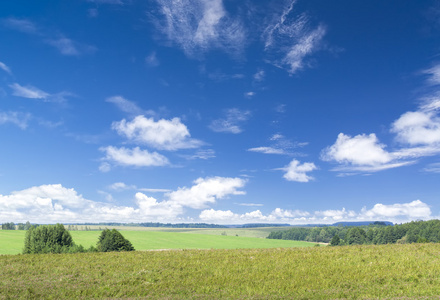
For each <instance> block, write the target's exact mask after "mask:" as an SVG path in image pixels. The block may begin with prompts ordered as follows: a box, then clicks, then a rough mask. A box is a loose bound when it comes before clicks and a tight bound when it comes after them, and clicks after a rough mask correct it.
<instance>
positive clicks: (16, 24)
mask: <svg viewBox="0 0 440 300" xmlns="http://www.w3.org/2000/svg"><path fill="white" fill-rule="evenodd" d="M3 24H4V25H5V26H6V27H9V28H11V29H14V30H18V31H21V32H24V33H28V34H37V33H38V29H37V26H36V25H35V24H34V23H33V22H31V21H29V20H26V19H16V18H8V19H4V20H3Z"/></svg>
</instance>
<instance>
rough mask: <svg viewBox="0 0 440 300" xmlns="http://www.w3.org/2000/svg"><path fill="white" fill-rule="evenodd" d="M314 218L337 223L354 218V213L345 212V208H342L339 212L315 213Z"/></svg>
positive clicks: (325, 211)
mask: <svg viewBox="0 0 440 300" xmlns="http://www.w3.org/2000/svg"><path fill="white" fill-rule="evenodd" d="M315 216H317V217H321V218H322V220H323V221H332V222H333V221H334V222H339V221H343V220H346V219H351V218H354V217H356V213H355V212H354V211H347V210H346V209H345V208H342V209H341V210H337V209H329V210H324V211H316V212H315Z"/></svg>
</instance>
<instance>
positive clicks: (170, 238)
mask: <svg viewBox="0 0 440 300" xmlns="http://www.w3.org/2000/svg"><path fill="white" fill-rule="evenodd" d="M100 233H101V231H71V232H70V234H71V235H72V238H73V241H74V242H75V243H76V244H77V245H83V246H84V247H85V248H89V247H90V246H96V243H97V241H98V236H99V235H100ZM121 233H122V235H123V236H124V237H125V238H126V239H128V240H129V241H130V242H131V243H132V244H133V246H134V247H135V249H136V250H157V249H240V248H284V247H311V246H314V245H315V244H314V243H308V242H299V241H286V240H269V239H262V238H250V237H241V236H238V237H237V236H223V235H209V234H188V233H182V232H164V231H145V230H137V231H121ZM24 235H25V231H19V230H1V231H0V254H19V253H21V252H22V250H23V246H24Z"/></svg>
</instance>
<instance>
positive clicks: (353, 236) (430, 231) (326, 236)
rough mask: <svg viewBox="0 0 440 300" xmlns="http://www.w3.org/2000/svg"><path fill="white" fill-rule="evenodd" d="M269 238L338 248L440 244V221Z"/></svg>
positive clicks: (278, 233) (295, 232)
mask: <svg viewBox="0 0 440 300" xmlns="http://www.w3.org/2000/svg"><path fill="white" fill-rule="evenodd" d="M267 238H268V239H283V240H295V241H308V242H317V243H320V242H322V243H330V244H331V245H332V246H337V245H361V244H376V245H379V244H395V243H400V244H406V243H438V242H440V220H430V221H413V222H410V223H405V224H400V225H394V226H389V225H386V223H384V222H376V223H373V224H371V225H368V226H357V227H346V226H328V227H314V228H301V227H294V228H292V229H288V230H283V231H273V232H271V233H270V234H269V236H268V237H267Z"/></svg>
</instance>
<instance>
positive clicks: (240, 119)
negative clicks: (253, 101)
mask: <svg viewBox="0 0 440 300" xmlns="http://www.w3.org/2000/svg"><path fill="white" fill-rule="evenodd" d="M250 117H251V112H250V111H248V110H239V109H238V108H231V109H228V110H227V111H226V112H225V117H224V118H220V119H217V120H214V121H212V122H211V124H210V126H209V128H210V129H211V130H213V131H215V132H227V133H234V134H238V133H241V132H243V129H242V127H241V125H242V124H243V123H244V122H246V121H247V120H248V119H249V118H250Z"/></svg>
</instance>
